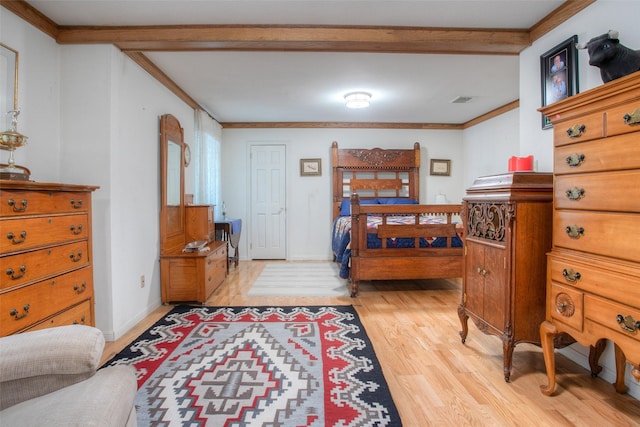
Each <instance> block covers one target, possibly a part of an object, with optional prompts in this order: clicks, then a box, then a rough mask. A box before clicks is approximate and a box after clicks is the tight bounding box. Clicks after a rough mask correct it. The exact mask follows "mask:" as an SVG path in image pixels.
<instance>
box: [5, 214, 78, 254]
mask: <svg viewBox="0 0 640 427" xmlns="http://www.w3.org/2000/svg"><path fill="white" fill-rule="evenodd" d="M88 223H89V219H88V216H87V214H80V215H63V216H47V217H37V218H14V219H8V220H4V221H1V222H0V225H1V226H2V236H0V253H8V252H17V251H24V250H27V249H32V248H36V247H39V246H46V245H51V244H57V243H65V242H70V241H74V240H81V239H87V238H88V230H89V228H88Z"/></svg>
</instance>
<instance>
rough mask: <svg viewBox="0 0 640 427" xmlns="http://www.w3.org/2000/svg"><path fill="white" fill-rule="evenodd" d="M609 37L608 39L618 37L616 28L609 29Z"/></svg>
mask: <svg viewBox="0 0 640 427" xmlns="http://www.w3.org/2000/svg"><path fill="white" fill-rule="evenodd" d="M609 38H610V39H617V38H618V32H617V31H616V30H609Z"/></svg>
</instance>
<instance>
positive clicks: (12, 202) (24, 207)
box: [7, 199, 27, 212]
mask: <svg viewBox="0 0 640 427" xmlns="http://www.w3.org/2000/svg"><path fill="white" fill-rule="evenodd" d="M7 203H8V204H9V206H11V207H12V208H13V211H14V212H24V211H26V210H27V199H22V201H21V202H20V204H21V205H22V207H19V206H18V204H16V201H15V200H13V199H9V201H8V202H7Z"/></svg>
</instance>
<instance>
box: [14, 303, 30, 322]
mask: <svg viewBox="0 0 640 427" xmlns="http://www.w3.org/2000/svg"><path fill="white" fill-rule="evenodd" d="M29 308H30V307H29V304H25V305H24V307H22V310H23V311H24V313H22V314H19V312H18V310H16V309H15V308H12V309H11V311H10V312H9V315H10V316H11V317H13V318H14V319H15V320H20V319H22V318H25V317H27V315H28V314H29Z"/></svg>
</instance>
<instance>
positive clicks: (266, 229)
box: [250, 145, 287, 259]
mask: <svg viewBox="0 0 640 427" xmlns="http://www.w3.org/2000/svg"><path fill="white" fill-rule="evenodd" d="M285 160H286V159H285V146H284V145H252V146H251V242H250V256H251V258H252V259H286V257H287V248H286V245H285V242H286V210H285V207H286V204H285V202H286V200H285V191H286V186H285V184H286V182H285V177H286V163H285Z"/></svg>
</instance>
